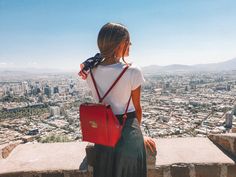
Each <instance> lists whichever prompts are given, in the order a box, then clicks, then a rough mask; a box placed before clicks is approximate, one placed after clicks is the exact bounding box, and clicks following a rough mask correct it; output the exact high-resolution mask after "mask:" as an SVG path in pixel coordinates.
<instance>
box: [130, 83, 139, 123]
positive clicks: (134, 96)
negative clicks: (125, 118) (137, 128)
mask: <svg viewBox="0 0 236 177" xmlns="http://www.w3.org/2000/svg"><path fill="white" fill-rule="evenodd" d="M131 97H132V101H133V104H134V108H135V111H136V115H137V119H138V122H139V125H141V121H142V107H141V103H140V97H141V86H139V87H138V88H136V89H135V90H132V92H131Z"/></svg>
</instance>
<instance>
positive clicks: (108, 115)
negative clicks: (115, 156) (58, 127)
mask: <svg viewBox="0 0 236 177" xmlns="http://www.w3.org/2000/svg"><path fill="white" fill-rule="evenodd" d="M128 67H129V66H128V65H127V66H126V67H125V68H124V69H123V71H122V72H121V73H120V75H119V76H118V77H117V79H116V80H115V81H114V83H113V84H112V86H111V87H110V88H109V89H108V91H107V92H106V93H105V94H104V96H103V97H102V98H101V96H100V94H99V92H98V89H97V85H96V82H95V79H94V76H93V74H92V71H90V73H91V78H92V80H93V84H94V87H95V89H96V92H97V95H98V98H99V103H82V104H81V105H80V109H79V112H80V123H81V130H82V140H83V141H88V142H91V143H96V144H100V145H104V146H111V147H115V145H116V144H117V142H118V141H119V139H120V137H121V133H122V129H123V126H124V124H125V122H126V118H127V116H126V113H127V110H128V107H129V103H130V99H131V96H130V98H129V101H128V103H127V107H126V110H125V113H124V116H123V118H124V120H123V123H122V125H121V124H120V123H119V120H118V119H117V117H116V116H115V115H114V113H113V112H112V109H111V106H110V105H108V104H104V103H102V101H103V100H104V98H105V97H106V96H107V95H108V93H109V92H110V91H111V89H112V88H113V87H114V86H115V84H116V83H117V82H118V80H119V79H120V78H121V77H122V75H123V74H124V73H125V71H126V70H127V69H128Z"/></svg>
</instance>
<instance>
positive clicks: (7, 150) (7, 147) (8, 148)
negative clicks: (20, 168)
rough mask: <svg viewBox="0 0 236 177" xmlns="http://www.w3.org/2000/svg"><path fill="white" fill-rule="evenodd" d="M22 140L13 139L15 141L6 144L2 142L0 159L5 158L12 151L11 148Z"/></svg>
mask: <svg viewBox="0 0 236 177" xmlns="http://www.w3.org/2000/svg"><path fill="white" fill-rule="evenodd" d="M21 143H22V141H20V140H19V141H15V142H10V143H7V144H3V145H1V146H0V159H5V158H7V157H8V156H9V154H10V153H11V152H12V151H13V149H14V148H15V147H16V146H18V145H19V144H21Z"/></svg>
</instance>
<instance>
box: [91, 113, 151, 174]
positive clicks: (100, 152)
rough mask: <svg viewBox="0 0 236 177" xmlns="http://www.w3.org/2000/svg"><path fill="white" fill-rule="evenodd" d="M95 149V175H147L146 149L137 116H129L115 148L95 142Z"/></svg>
mask: <svg viewBox="0 0 236 177" xmlns="http://www.w3.org/2000/svg"><path fill="white" fill-rule="evenodd" d="M120 121H121V120H120ZM95 151H96V160H95V165H94V169H93V176H94V177H146V176H147V165H146V150H145V145H144V140H143V135H142V132H141V129H140V126H139V124H138V120H137V118H136V117H130V116H128V119H127V120H126V123H125V126H124V128H123V131H122V135H121V138H120V140H119V142H118V143H117V145H116V147H115V148H112V147H107V146H102V145H98V144H95Z"/></svg>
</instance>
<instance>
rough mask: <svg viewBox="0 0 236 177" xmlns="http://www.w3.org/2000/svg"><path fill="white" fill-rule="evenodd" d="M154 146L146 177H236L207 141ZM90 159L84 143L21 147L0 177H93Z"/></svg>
mask: <svg viewBox="0 0 236 177" xmlns="http://www.w3.org/2000/svg"><path fill="white" fill-rule="evenodd" d="M155 142H156V145H157V154H155V155H154V156H153V155H152V154H149V153H150V152H147V162H148V164H147V165H148V177H236V164H235V161H234V160H233V159H232V158H231V157H230V156H228V155H226V154H225V153H224V151H222V150H221V149H219V148H218V147H217V146H216V145H215V144H214V143H213V142H212V141H210V140H209V139H208V138H200V137H195V138H194V137H192V138H159V139H155ZM86 153H87V155H86ZM93 158H94V153H93V146H92V145H91V144H90V145H89V146H88V143H86V142H69V143H46V144H42V143H32V142H31V143H27V144H20V145H18V146H17V147H15V148H14V149H13V150H12V152H11V153H10V154H9V155H8V156H7V158H5V159H0V177H85V176H86V177H92V165H93V163H94V162H93ZM89 167H90V168H89Z"/></svg>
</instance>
